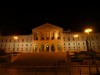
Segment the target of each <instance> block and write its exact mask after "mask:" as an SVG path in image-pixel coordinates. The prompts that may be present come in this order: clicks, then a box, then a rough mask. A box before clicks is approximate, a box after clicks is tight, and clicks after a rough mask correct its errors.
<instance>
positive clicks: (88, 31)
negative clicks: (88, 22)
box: [85, 28, 93, 34]
mask: <svg viewBox="0 0 100 75" xmlns="http://www.w3.org/2000/svg"><path fill="white" fill-rule="evenodd" d="M92 31H93V30H92V29H90V28H88V29H85V33H88V34H89V33H90V32H92Z"/></svg>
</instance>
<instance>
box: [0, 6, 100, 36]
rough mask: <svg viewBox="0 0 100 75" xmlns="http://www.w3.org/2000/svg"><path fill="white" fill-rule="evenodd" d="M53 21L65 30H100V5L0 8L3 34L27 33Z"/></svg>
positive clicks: (0, 27)
mask: <svg viewBox="0 0 100 75" xmlns="http://www.w3.org/2000/svg"><path fill="white" fill-rule="evenodd" d="M47 22H48V23H51V24H54V25H57V26H60V27H62V28H63V29H64V30H67V29H71V31H80V32H83V31H84V28H86V27H88V26H89V27H92V28H93V29H94V32H100V8H99V6H98V5H96V4H95V5H93V4H88V5H86V6H85V5H84V6H78V5H76V6H69V7H68V6H67V7H53V8H52V7H49V8H42V7H41V8H0V33H1V34H2V35H14V34H16V35H21V34H23V35H27V34H31V33H32V29H33V28H35V27H37V26H40V25H42V24H44V23H47Z"/></svg>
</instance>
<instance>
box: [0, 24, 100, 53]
mask: <svg viewBox="0 0 100 75" xmlns="http://www.w3.org/2000/svg"><path fill="white" fill-rule="evenodd" d="M76 34H77V35H78V37H74V35H76ZM16 37H18V39H14V36H13V35H12V36H0V49H3V50H5V51H6V52H24V53H27V52H67V51H69V52H73V51H86V50H87V43H86V40H87V38H89V41H88V43H89V44H91V45H89V46H90V47H91V49H93V50H95V51H100V33H91V34H89V35H88V34H86V33H84V32H83V33H82V32H77V33H75V32H67V31H63V28H61V27H58V26H55V25H52V24H49V23H45V24H43V25H41V26H39V27H36V28H34V29H32V34H30V35H16Z"/></svg>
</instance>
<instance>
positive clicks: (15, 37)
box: [13, 36, 18, 50]
mask: <svg viewBox="0 0 100 75" xmlns="http://www.w3.org/2000/svg"><path fill="white" fill-rule="evenodd" d="M13 38H14V50H15V41H16V40H17V39H18V37H17V36H14V37H13Z"/></svg>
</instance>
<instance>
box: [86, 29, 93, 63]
mask: <svg viewBox="0 0 100 75" xmlns="http://www.w3.org/2000/svg"><path fill="white" fill-rule="evenodd" d="M92 31H93V30H92V29H90V28H88V29H85V33H88V38H87V39H86V42H87V44H86V45H87V51H88V52H89V55H90V56H91V59H92V60H91V61H92V64H95V61H94V56H95V54H94V52H93V50H92V47H91V40H90V36H89V35H90V32H92Z"/></svg>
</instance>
